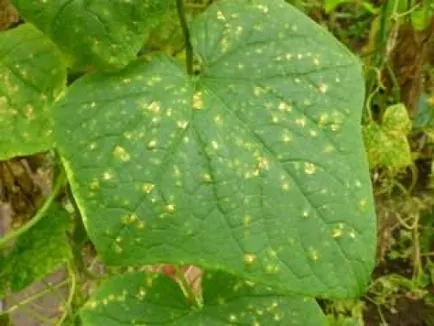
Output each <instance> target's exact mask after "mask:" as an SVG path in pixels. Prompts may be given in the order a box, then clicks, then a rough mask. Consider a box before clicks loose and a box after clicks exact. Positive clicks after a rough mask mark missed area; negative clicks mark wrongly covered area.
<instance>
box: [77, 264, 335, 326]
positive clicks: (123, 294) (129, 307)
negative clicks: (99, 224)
mask: <svg viewBox="0 0 434 326" xmlns="http://www.w3.org/2000/svg"><path fill="white" fill-rule="evenodd" d="M203 292H204V306H203V308H202V309H200V310H199V309H193V308H192V307H190V306H188V305H187V303H186V299H185V298H184V296H183V294H182V292H181V290H180V289H179V287H178V285H177V284H176V283H175V282H173V281H172V280H170V279H169V278H167V277H165V276H156V275H153V276H152V275H150V274H148V275H147V274H144V273H133V274H126V275H122V276H116V277H113V278H111V279H109V280H108V281H106V282H105V283H104V284H102V285H101V286H100V288H99V289H97V290H96V292H95V293H94V294H93V296H92V297H91V299H90V300H89V301H88V302H87V304H86V305H85V307H84V308H83V309H82V310H81V318H82V321H83V325H84V326H93V325H95V326H99V325H105V326H118V325H156V324H158V325H179V326H184V325H185V326H190V325H195V326H196V325H197V326H201V325H203V326H220V325H221V326H223V325H253V326H260V325H264V326H265V325H267V326H268V325H288V326H290V325H294V326H295V325H300V326H304V325H309V326H321V325H327V322H326V319H325V317H324V315H323V314H322V312H321V309H320V308H319V307H318V305H317V304H316V302H315V301H314V300H312V299H303V298H299V297H295V296H284V295H279V294H276V293H274V292H272V291H270V290H267V289H265V288H264V287H261V286H258V285H254V284H252V283H250V282H246V281H244V280H241V279H237V278H234V277H232V276H229V275H227V274H224V273H220V272H219V273H214V274H207V275H206V277H205V279H204V283H203Z"/></svg>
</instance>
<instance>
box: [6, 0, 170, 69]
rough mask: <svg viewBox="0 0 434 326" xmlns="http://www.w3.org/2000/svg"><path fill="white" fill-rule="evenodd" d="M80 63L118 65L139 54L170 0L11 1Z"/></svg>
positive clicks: (121, 65)
mask: <svg viewBox="0 0 434 326" xmlns="http://www.w3.org/2000/svg"><path fill="white" fill-rule="evenodd" d="M11 2H12V3H13V4H14V5H15V6H16V7H17V9H18V10H19V12H20V14H21V15H22V16H23V17H24V18H25V19H26V20H27V21H29V22H31V23H33V24H34V25H35V26H37V27H38V28H39V29H40V30H41V31H43V32H44V33H46V34H47V35H48V36H49V37H50V38H51V39H52V40H53V41H54V42H55V43H56V44H57V45H58V46H59V47H60V48H61V49H62V50H63V51H64V52H65V53H67V54H68V55H69V56H70V58H71V60H72V64H73V65H74V66H76V67H80V68H83V67H86V66H88V65H92V66H96V67H98V68H119V67H123V66H125V65H126V64H128V63H129V62H130V61H131V60H133V59H135V58H136V55H137V52H138V51H139V50H140V48H141V47H142V46H143V44H144V42H145V39H146V37H147V35H148V33H149V31H150V29H151V28H152V27H154V26H155V25H156V24H157V23H158V21H159V18H160V17H161V16H162V15H163V14H164V13H165V12H166V11H167V10H168V8H170V7H171V5H172V4H173V3H174V1H168V0H140V1H125V0H110V1H95V0H91V1H74V0H32V1H28V0H11Z"/></svg>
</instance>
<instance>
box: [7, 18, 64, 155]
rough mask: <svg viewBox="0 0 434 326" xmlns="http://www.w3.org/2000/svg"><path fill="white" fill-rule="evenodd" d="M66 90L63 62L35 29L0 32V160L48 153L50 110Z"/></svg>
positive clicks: (22, 28) (57, 52)
mask: <svg viewBox="0 0 434 326" xmlns="http://www.w3.org/2000/svg"><path fill="white" fill-rule="evenodd" d="M65 86H66V68H65V66H64V63H63V61H62V57H61V55H60V53H59V51H58V50H57V49H56V47H55V46H54V45H53V44H52V43H51V41H50V40H49V39H47V38H46V37H44V36H43V35H42V34H41V33H40V32H39V31H38V30H37V29H35V28H34V27H32V26H31V25H21V26H19V27H17V28H15V29H12V30H8V31H6V32H0V130H1V132H0V160H5V159H8V158H11V157H14V156H18V155H28V154H34V153H36V152H40V151H45V150H47V149H49V148H51V147H52V145H53V140H52V138H53V137H52V133H53V128H52V122H51V104H52V102H53V100H54V98H55V97H56V96H58V94H59V93H60V92H61V91H62V90H63V89H64V87H65Z"/></svg>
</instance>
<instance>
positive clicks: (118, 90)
mask: <svg viewBox="0 0 434 326" xmlns="http://www.w3.org/2000/svg"><path fill="white" fill-rule="evenodd" d="M191 33H192V42H193V46H194V48H195V51H196V54H197V56H198V57H199V58H200V59H201V62H202V63H201V71H200V75H199V76H194V77H190V76H187V75H186V74H185V73H184V71H183V70H181V69H180V68H179V67H178V65H177V64H176V63H174V62H173V61H171V60H170V59H169V58H167V57H165V56H154V57H152V59H151V60H150V61H149V62H146V61H138V62H136V63H134V64H132V65H130V66H129V67H128V68H127V69H125V70H123V71H122V72H119V73H116V74H92V75H90V76H87V77H85V78H83V79H81V80H79V81H78V82H76V83H75V84H74V85H72V87H70V89H69V91H68V93H67V95H66V96H65V97H64V98H63V99H62V100H61V101H59V102H58V104H57V107H56V110H55V116H56V117H55V120H56V139H57V144H58V147H59V150H60V152H61V155H62V157H63V161H64V163H65V166H66V168H67V173H68V177H69V179H70V181H71V185H72V189H73V192H74V196H75V197H76V200H77V202H78V205H79V207H80V210H81V213H82V216H83V218H84V223H85V225H86V228H87V230H88V232H89V235H90V238H91V239H92V241H93V243H94V244H95V246H96V248H97V250H98V252H99V253H100V254H101V256H102V257H103V258H104V259H105V261H106V262H107V263H109V264H115V265H143V264H154V263H161V262H163V263H189V264H194V265H199V266H203V267H206V268H208V269H214V268H218V269H223V270H225V271H229V272H232V273H235V274H237V275H239V276H242V277H245V278H249V279H251V280H254V281H258V282H264V283H266V284H269V285H270V286H276V287H279V288H284V289H286V290H290V291H293V292H296V293H302V294H306V295H312V296H313V295H319V294H321V295H325V296H336V297H346V296H354V295H357V294H360V293H361V292H362V291H363V289H364V286H365V284H366V283H367V281H368V279H369V275H370V271H371V268H372V266H373V262H374V252H375V215H374V210H373V203H372V195H371V186H370V180H369V175H368V166H367V162H366V161H365V158H364V157H365V154H364V149H363V145H362V137H361V131H360V129H361V128H360V122H359V121H360V118H361V107H362V102H363V95H364V94H363V80H362V77H361V69H360V65H359V63H358V62H357V61H356V59H355V58H354V57H353V56H352V55H351V54H349V53H348V51H347V50H346V49H345V48H343V47H342V46H341V45H340V44H339V43H338V42H337V41H336V40H335V39H334V38H333V37H331V36H330V35H329V34H328V33H326V32H325V31H324V30H323V29H322V28H321V27H319V26H318V25H316V24H314V23H313V22H312V21H311V20H310V19H308V18H307V17H306V16H304V15H303V14H302V13H300V12H299V11H297V10H295V9H294V8H293V7H292V6H290V5H287V4H285V3H284V2H283V1H271V2H270V1H265V0H260V1H258V0H256V1H248V0H234V1H219V2H218V3H217V4H215V5H213V6H211V7H210V8H208V10H207V11H206V12H205V13H204V14H203V15H201V16H198V17H197V18H196V19H195V21H194V22H193V25H192V30H191Z"/></svg>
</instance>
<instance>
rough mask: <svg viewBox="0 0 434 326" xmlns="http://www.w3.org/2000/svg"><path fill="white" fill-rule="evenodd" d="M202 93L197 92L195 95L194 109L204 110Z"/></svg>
mask: <svg viewBox="0 0 434 326" xmlns="http://www.w3.org/2000/svg"><path fill="white" fill-rule="evenodd" d="M202 95H203V93H202V92H196V93H194V94H193V109H196V110H202V109H203V100H202Z"/></svg>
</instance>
